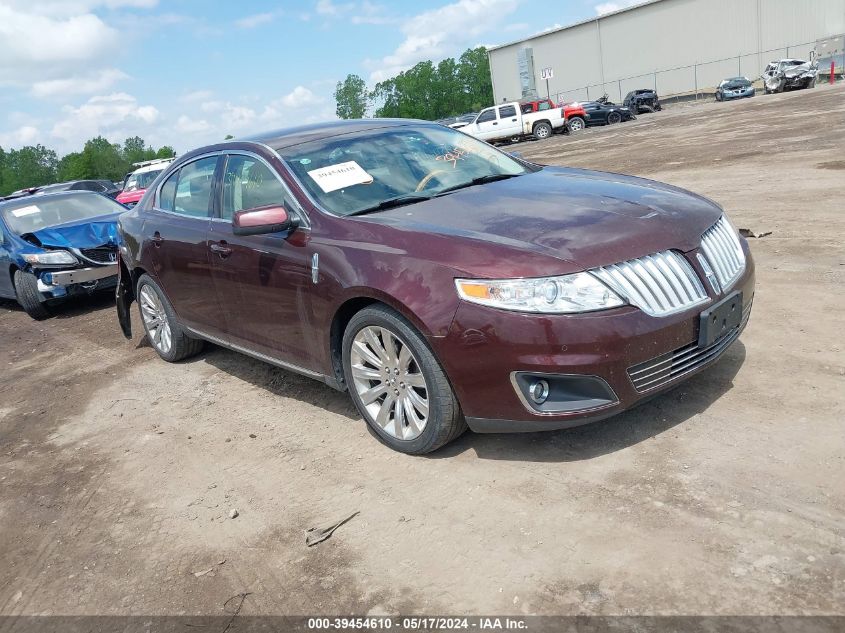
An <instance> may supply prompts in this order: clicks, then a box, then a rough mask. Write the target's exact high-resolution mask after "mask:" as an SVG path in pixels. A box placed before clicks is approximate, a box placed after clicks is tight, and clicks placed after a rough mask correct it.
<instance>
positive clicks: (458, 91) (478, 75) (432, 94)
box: [334, 46, 493, 121]
mask: <svg viewBox="0 0 845 633" xmlns="http://www.w3.org/2000/svg"><path fill="white" fill-rule="evenodd" d="M334 97H335V101H336V102H337V111H336V112H337V116H338V118H341V119H360V118H363V117H365V116H367V113H368V112H370V111H371V110H372V112H373V116H375V117H379V118H382V117H391V118H392V117H396V118H407V119H426V120H429V121H434V120H436V119H442V118H445V117H448V116H456V115H459V114H464V113H466V112H476V111H478V110H480V109H482V108H485V107H487V106H489V105H492V104H493V84H492V83H491V81H490V60H489V59H488V58H487V49H485V48H484V47H483V46H479V47H478V48H470V49H467V50H466V51H464V53H463V54H462V55H461V56H460V57H459V58H458V59H454V58H451V57H450V58H447V59H444V60H443V61H441V62H440V63H438V64H435V63H434V62H432V61H424V62H420V63H418V64H417V65H416V66H414V67H413V68H410V69H409V70H406V71H404V72H401V73H399V74H398V75H396V76H395V77H391V78H390V79H386V80H384V81H381V82H379V83H377V84H376V85H375V87H374V88H373V89H372V90H368V89H367V84H366V82H365V81H364V80H363V79H361V77H359V76H358V75H347V77H346V79H345V80H343V81H339V82H338V83H337V86H336V87H335V92H334Z"/></svg>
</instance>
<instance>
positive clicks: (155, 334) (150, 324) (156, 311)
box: [139, 286, 173, 354]
mask: <svg viewBox="0 0 845 633" xmlns="http://www.w3.org/2000/svg"><path fill="white" fill-rule="evenodd" d="M139 295H140V297H139V298H140V301H139V303H140V304H141V316H142V317H143V319H144V328H145V329H146V330H147V335H148V336H149V337H150V341H152V344H153V345H155V347H156V349H157V350H158V351H159V352H161V353H162V354H167V353H168V352H169V351H170V347H171V346H172V345H173V335H172V332H171V331H170V322H169V320H168V318H167V312H165V310H164V305H162V302H161V300H160V299H159V297H158V295H157V294H156V292H155V291H154V290H153V289H152V288H150V287H149V286H142V287H141V292H140V293H139Z"/></svg>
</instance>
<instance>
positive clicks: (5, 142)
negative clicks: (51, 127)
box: [0, 125, 40, 147]
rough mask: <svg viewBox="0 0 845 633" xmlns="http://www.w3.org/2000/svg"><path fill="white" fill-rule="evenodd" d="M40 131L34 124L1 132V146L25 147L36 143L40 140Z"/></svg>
mask: <svg viewBox="0 0 845 633" xmlns="http://www.w3.org/2000/svg"><path fill="white" fill-rule="evenodd" d="M39 136H40V132H39V130H38V128H37V127H35V126H34V125H22V126H21V127H19V128H18V129H16V130H13V131H12V132H8V133H6V134H0V147H3V146H5V147H23V146H24V145H35V144H36V143H37V142H38V141H39Z"/></svg>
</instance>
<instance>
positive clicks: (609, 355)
mask: <svg viewBox="0 0 845 633" xmlns="http://www.w3.org/2000/svg"><path fill="white" fill-rule="evenodd" d="M743 248H744V250H745V253H746V268H745V271H744V272H743V275H742V276H741V277H740V279H739V280H738V281H737V282H736V283H735V284H734V285H733V286H732V287H731V289H730V293H733V292H734V291H737V290H740V291H742V293H743V313H744V318H743V320H742V323H741V325H740V326H739V327H738V328H736V329H735V330H733V331H731V332H730V333H729V334H727V335H725V336H724V337H723V338H722V339H719V340H718V341H716V342H715V343H714V344H713V346H712V347H710V348H704V349H698V348H697V341H698V327H699V326H698V324H699V315H700V313H701V311H702V310H704V309H707V308H708V307H709V306H711V305H713V304H715V303H717V302H718V301H720V300H721V299H722V296H721V295H720V296H712V295H711V302H710V303H708V304H705V305H704V306H698V307H697V308H691V309H690V310H688V311H685V312H681V313H679V314H676V315H672V316H669V317H660V318H656V317H651V316H648V315H647V314H645V313H644V312H642V311H641V310H639V309H638V308H635V307H631V306H626V307H622V308H617V309H614V310H607V311H602V312H594V313H588V314H580V315H532V314H522V313H516V312H507V311H503V310H496V309H493V308H487V307H484V306H479V305H474V304H468V303H462V304H461V305H460V307H459V308H458V311H457V313H456V315H455V319H454V321H453V323H452V326H451V328H450V331H449V333H448V334H447V336H445V337H443V338H440V339H433V340H432V345H433V346H434V347H435V352H436V353H437V354H438V356H439V358H440V360H441V362H442V363H443V365H444V368H445V370H446V373H447V375H448V376H449V378H450V380H451V383H452V385H453V387H454V389H455V392H456V395H457V396H458V400H459V402H460V404H461V408H462V410H463V412H464V415H465V417H466V420H467V424H468V425H469V427H470V428H471V429H472V430H473V431H476V432H522V431H540V430H556V429H563V428H569V427H574V426H579V425H582V424H586V423H589V422H593V421H596V420H600V419H603V418H607V417H609V416H612V415H615V414H617V413H620V412H622V411H625V410H626V409H630V408H631V407H633V406H635V405H636V404H638V403H640V402H641V401H644V400H646V399H649V398H651V397H653V396H654V395H655V394H657V393H660V392H662V391H665V390H667V389H670V388H672V387H674V386H676V385H678V384H679V383H681V382H683V381H684V380H685V379H687V378H689V377H691V376H693V375H695V374H696V373H698V372H699V371H701V370H702V369H704V368H706V367H708V366H710V365H711V364H712V363H714V362H715V361H716V360H718V359H719V358H720V357H721V356H722V355H723V354H724V352H725V351H726V350H727V349H728V348H729V347H730V346H731V345H732V344H733V343H734V342H735V340H736V339H737V338H738V336H739V334H740V332H741V331H742V329H743V328H744V327H745V324H746V323H747V319H748V316H749V314H750V309H751V302H752V300H753V297H754V262H753V260H752V259H751V253H750V252H749V251H748V246H747V244H744V245H743ZM694 343H696V345H693V344H694ZM665 366H668V367H669V368H670V370H669V371H667V372H665V373H659V372H660V371H662V369H661V368H662V367H665ZM644 368H646V369H647V371H648V374H649V375H652V374H653V375H654V376H656V377H657V378H658V379H659V380H649V381H648V382H647V384H644V381H642V376H643V375H644V373H645V372H644ZM637 370H639V371H640V373H639V374H637V373H636V371H637ZM655 372H657V373H655ZM514 373H528V374H532V375H535V374H536V375H543V374H545V375H549V376H560V377H563V379H564V380H565V379H566V377H582V378H587V377H592V378H594V379H596V380H595V384H596V385H599V384H600V383H603V384H605V385H606V386H607V387H609V389H610V392H609V396H602V395H600V397H598V398H596V397H594V396H595V394H594V393H593V394H591V396H590V398H587V397H585V398H584V402H585V403H587V404H590V403H592V406H588V407H587V408H582V409H577V410H572V411H567V412H559V411H556V412H543V411H538V410H537V409H536V407H532V405H531V404H530V403H528V402H526V398H525V397H524V394H523V395H520V394H519V392H518V388H517V385H516V384H515V382H514V380H513V376H514ZM632 374H633V376H632ZM635 381H636V382H637V384H638V385H639V387H637V386H635ZM565 388H566V387H565V386H564V389H565ZM588 391H589V389H588ZM578 397H579V398H580V397H581V396H578ZM602 398H603V401H602Z"/></svg>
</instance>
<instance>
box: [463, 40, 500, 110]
mask: <svg viewBox="0 0 845 633" xmlns="http://www.w3.org/2000/svg"><path fill="white" fill-rule="evenodd" d="M457 74H458V80H459V82H460V84H461V90H462V92H463V95H464V102H463V106H462V109H463V110H464V112H466V111H468V110H473V111H474V110H480V109H481V108H486V107H487V106H490V105H493V83H492V81H491V80H490V58H489V57H488V56H487V49H486V48H484V47H483V46H479V47H478V48H468V49H467V50H465V51H464V52H463V54H462V55H461V57H460V59H459V60H458V69H457Z"/></svg>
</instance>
